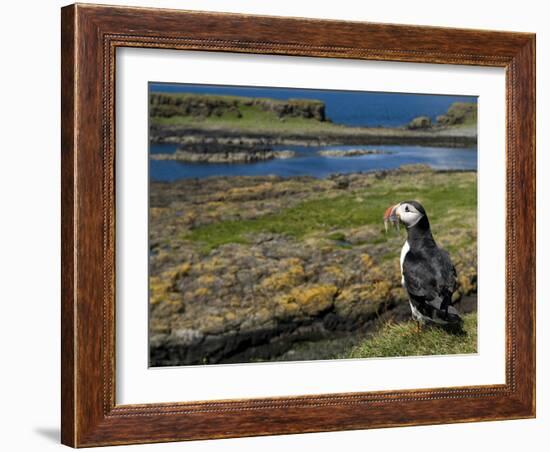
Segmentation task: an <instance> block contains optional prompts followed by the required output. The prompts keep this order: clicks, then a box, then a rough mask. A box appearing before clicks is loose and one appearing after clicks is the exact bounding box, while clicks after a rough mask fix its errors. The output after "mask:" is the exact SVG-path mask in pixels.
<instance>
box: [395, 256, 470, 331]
mask: <svg viewBox="0 0 550 452" xmlns="http://www.w3.org/2000/svg"><path fill="white" fill-rule="evenodd" d="M403 279H404V282H405V288H406V290H407V292H408V294H409V299H410V300H411V303H413V304H414V306H415V307H416V309H417V310H418V311H419V312H420V313H421V314H422V315H423V316H425V317H427V318H429V319H431V320H433V321H435V322H443V323H457V322H460V321H461V319H460V316H459V314H458V312H457V311H456V309H455V308H453V307H452V295H453V292H454V291H455V290H456V285H457V283H456V270H455V267H454V266H453V264H452V262H451V259H450V257H449V254H448V253H447V252H446V251H444V250H441V249H439V248H437V247H430V248H428V249H426V250H423V251H418V250H415V251H413V250H410V251H409V252H408V253H407V255H406V256H405V260H404V261H403Z"/></svg>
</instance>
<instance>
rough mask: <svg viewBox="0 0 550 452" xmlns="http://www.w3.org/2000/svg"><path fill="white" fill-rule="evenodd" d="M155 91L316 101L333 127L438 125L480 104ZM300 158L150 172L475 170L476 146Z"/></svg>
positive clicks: (347, 94)
mask: <svg viewBox="0 0 550 452" xmlns="http://www.w3.org/2000/svg"><path fill="white" fill-rule="evenodd" d="M149 91H150V92H164V93H196V94H218V95H232V96H247V97H262V98H272V99H280V100H288V99H316V100H321V101H323V102H324V103H325V106H326V115H327V117H328V118H329V119H330V120H331V121H332V122H334V123H337V124H343V125H346V126H349V127H366V126H368V127H399V126H403V125H405V124H407V123H408V122H409V121H411V120H412V119H413V118H415V117H417V116H429V117H430V118H432V120H434V121H435V118H436V117H437V116H438V115H441V114H444V113H445V112H446V111H447V110H448V108H449V107H450V105H451V104H452V103H454V102H474V103H475V102H477V97H474V96H456V95H444V94H437V95H434V94H421V93H385V92H384V93H382V92H366V91H344V90H317V89H297V88H272V87H249V86H220V85H200V84H170V83H149ZM176 147H177V146H176V145H174V144H151V145H150V147H149V151H150V153H153V154H154V153H172V152H175V150H176ZM362 148H364V149H373V148H374V149H378V150H381V151H388V153H383V154H372V155H364V156H359V157H340V158H335V157H324V156H321V155H319V154H318V151H320V150H323V149H362ZM282 149H288V150H293V151H295V152H296V157H295V158H291V159H284V160H283V159H274V160H269V161H263V162H256V163H248V164H235V163H232V164H211V163H208V164H197V163H184V162H178V161H173V160H151V161H150V167H149V174H150V178H151V180H154V181H175V180H179V179H188V178H204V177H210V176H258V175H277V176H281V177H292V176H303V175H309V176H313V177H319V178H324V177H327V176H329V175H330V174H334V173H353V172H372V171H377V170H383V169H394V168H398V167H399V166H401V165H405V164H416V163H419V164H426V165H429V166H430V167H432V168H434V169H449V170H476V169H477V148H476V147H473V148H456V147H453V148H447V147H428V146H410V145H405V146H389V145H387V146H358V145H353V146H308V147H305V146H288V145H285V146H283V147H282Z"/></svg>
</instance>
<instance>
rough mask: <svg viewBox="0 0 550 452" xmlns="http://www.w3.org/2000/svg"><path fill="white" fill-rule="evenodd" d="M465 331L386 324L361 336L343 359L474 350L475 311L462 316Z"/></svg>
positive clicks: (404, 323)
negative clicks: (366, 335)
mask: <svg viewBox="0 0 550 452" xmlns="http://www.w3.org/2000/svg"><path fill="white" fill-rule="evenodd" d="M464 332H465V334H462V335H460V334H453V333H449V332H447V331H445V330H443V329H441V328H438V327H423V328H422V329H421V331H420V332H418V331H417V326H416V322H414V321H412V320H411V321H408V322H402V323H387V324H385V325H384V326H383V327H382V328H381V329H380V330H379V331H378V332H376V333H375V334H374V336H372V337H370V338H368V339H365V341H364V342H363V343H361V344H359V345H357V346H356V347H355V348H353V350H352V351H351V352H350V353H349V354H348V355H346V356H343V358H382V357H394V356H421V355H450V354H459V353H460V354H464V353H476V352H477V314H476V313H471V314H467V315H465V316H464Z"/></svg>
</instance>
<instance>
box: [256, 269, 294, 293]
mask: <svg viewBox="0 0 550 452" xmlns="http://www.w3.org/2000/svg"><path fill="white" fill-rule="evenodd" d="M304 278H305V272H304V267H302V266H301V265H292V266H291V267H290V268H289V269H288V270H287V271H285V272H282V273H274V274H272V275H270V276H268V277H266V278H264V279H263V280H262V282H261V284H260V285H261V287H262V288H263V289H267V290H283V289H288V288H291V287H296V286H297V285H299V284H300V283H301V282H303V280H304Z"/></svg>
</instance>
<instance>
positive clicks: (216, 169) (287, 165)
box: [149, 144, 477, 181]
mask: <svg viewBox="0 0 550 452" xmlns="http://www.w3.org/2000/svg"><path fill="white" fill-rule="evenodd" d="M176 148H177V145H175V144H153V145H151V146H150V152H151V153H153V154H154V153H161V154H168V153H172V152H175V150H176ZM280 148H281V149H291V150H294V151H296V153H297V155H296V157H295V158H291V159H274V160H268V161H265V162H256V163H247V164H212V163H207V164H201V163H184V162H177V161H174V160H150V166H149V175H150V178H151V180H154V181H175V180H178V179H189V178H204V177H209V176H266V175H272V174H273V175H277V176H282V177H292V176H313V177H318V178H324V177H327V176H329V175H330V174H333V173H356V172H369V171H377V170H383V169H395V168H398V167H399V166H401V165H406V164H414V163H421V164H426V165H429V166H431V167H432V168H435V169H460V170H477V150H476V148H441V147H437V148H436V147H425V146H308V147H305V146H281V147H280ZM361 148H365V149H379V150H383V151H390V152H392V153H391V154H378V155H364V156H360V157H340V158H335V157H323V156H321V155H318V154H317V151H319V150H322V149H361Z"/></svg>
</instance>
